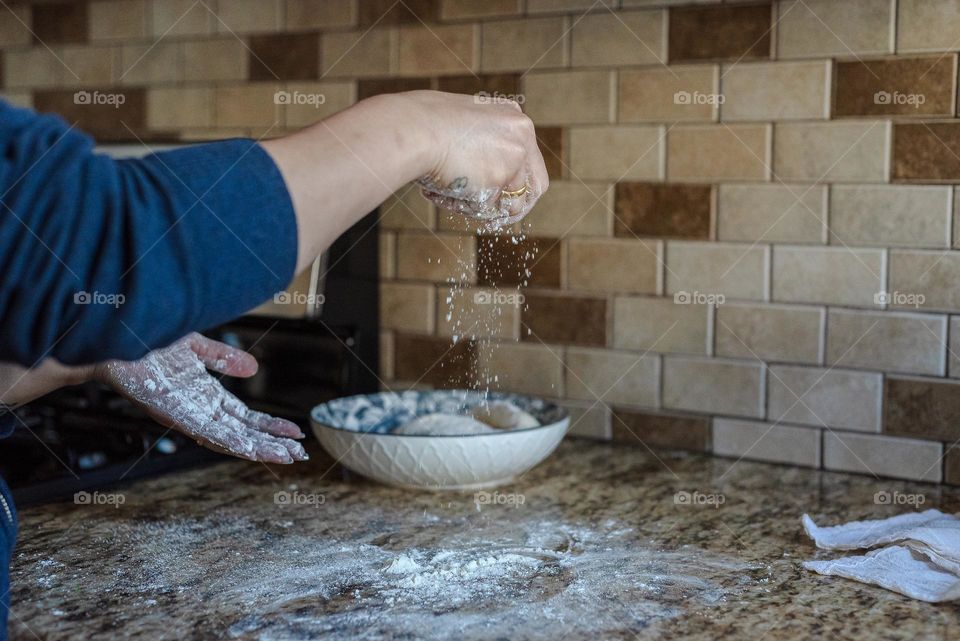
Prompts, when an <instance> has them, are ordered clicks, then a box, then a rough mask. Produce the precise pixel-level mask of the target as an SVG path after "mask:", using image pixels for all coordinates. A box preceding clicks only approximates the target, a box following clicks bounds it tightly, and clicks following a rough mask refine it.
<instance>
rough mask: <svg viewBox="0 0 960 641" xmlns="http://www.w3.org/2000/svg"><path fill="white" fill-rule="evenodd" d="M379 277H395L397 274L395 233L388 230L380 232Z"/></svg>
mask: <svg viewBox="0 0 960 641" xmlns="http://www.w3.org/2000/svg"><path fill="white" fill-rule="evenodd" d="M379 254H380V256H379V258H380V267H379V272H380V278H396V276H397V235H396V234H392V233H390V232H385V231H381V232H380V250H379Z"/></svg>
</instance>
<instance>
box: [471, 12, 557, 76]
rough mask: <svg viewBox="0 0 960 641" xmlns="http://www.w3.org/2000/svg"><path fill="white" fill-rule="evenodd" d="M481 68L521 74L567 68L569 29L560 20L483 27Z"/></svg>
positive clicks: (527, 20) (495, 23) (506, 22)
mask: <svg viewBox="0 0 960 641" xmlns="http://www.w3.org/2000/svg"><path fill="white" fill-rule="evenodd" d="M482 29H483V33H482V36H481V42H482V43H483V44H482V46H481V54H480V68H481V69H483V70H484V71H521V72H527V71H528V70H530V69H543V68H550V67H563V66H566V64H567V53H566V52H567V42H568V39H569V34H568V29H567V27H566V25H565V22H564V19H563V18H559V17H558V18H524V19H522V20H497V21H492V22H485V23H484V24H483V26H482Z"/></svg>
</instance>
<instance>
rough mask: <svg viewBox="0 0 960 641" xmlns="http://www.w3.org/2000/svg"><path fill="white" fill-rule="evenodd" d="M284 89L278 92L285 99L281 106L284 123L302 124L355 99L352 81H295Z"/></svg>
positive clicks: (297, 125)
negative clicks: (282, 91)
mask: <svg viewBox="0 0 960 641" xmlns="http://www.w3.org/2000/svg"><path fill="white" fill-rule="evenodd" d="M284 91H285V92H286V94H280V95H281V97H282V98H283V99H289V100H288V102H286V103H285V104H284V105H283V112H284V114H285V122H286V123H287V126H288V127H305V126H307V125H311V124H313V123H315V122H317V121H318V120H322V119H324V118H326V117H328V116H332V115H333V114H335V113H337V112H338V111H342V110H344V109H346V108H347V107H349V106H350V105H352V104H353V103H354V102H356V94H357V87H356V85H355V84H354V83H352V82H337V81H331V82H295V83H289V84H288V85H287V86H286V87H285V88H284Z"/></svg>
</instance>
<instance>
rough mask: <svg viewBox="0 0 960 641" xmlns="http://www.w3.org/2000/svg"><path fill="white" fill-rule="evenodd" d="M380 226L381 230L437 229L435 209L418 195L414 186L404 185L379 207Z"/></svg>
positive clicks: (417, 190) (418, 192) (418, 190)
mask: <svg viewBox="0 0 960 641" xmlns="http://www.w3.org/2000/svg"><path fill="white" fill-rule="evenodd" d="M380 216H381V218H380V226H381V227H382V228H383V229H413V230H419V231H423V230H425V229H436V228H437V208H436V207H434V206H433V203H432V202H430V201H429V200H427V199H426V198H424V197H423V196H421V195H420V188H419V187H417V186H416V185H414V184H409V185H404V186H403V187H401V188H400V190H399V191H397V192H396V193H395V194H392V195H390V196H389V197H387V199H386V200H385V201H383V204H382V205H380Z"/></svg>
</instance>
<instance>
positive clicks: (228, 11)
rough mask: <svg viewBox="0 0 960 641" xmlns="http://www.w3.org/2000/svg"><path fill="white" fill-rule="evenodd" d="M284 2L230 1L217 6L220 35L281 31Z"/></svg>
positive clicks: (217, 23)
mask: <svg viewBox="0 0 960 641" xmlns="http://www.w3.org/2000/svg"><path fill="white" fill-rule="evenodd" d="M282 3H283V0H230V1H229V2H220V3H219V4H217V12H216V29H217V31H219V32H220V33H251V32H257V31H260V32H273V31H279V30H280V25H281V19H280V16H281V6H282Z"/></svg>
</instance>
